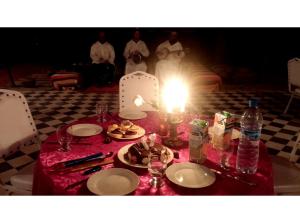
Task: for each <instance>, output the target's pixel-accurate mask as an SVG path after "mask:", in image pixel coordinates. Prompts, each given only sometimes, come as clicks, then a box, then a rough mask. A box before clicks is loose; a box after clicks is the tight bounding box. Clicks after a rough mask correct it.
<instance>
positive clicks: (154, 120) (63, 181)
mask: <svg viewBox="0 0 300 223" xmlns="http://www.w3.org/2000/svg"><path fill="white" fill-rule="evenodd" d="M189 120H190V119H189V118H186V120H185V121H184V123H182V124H181V125H180V126H179V127H178V132H184V133H183V134H181V135H180V137H181V138H182V139H183V140H184V141H186V143H185V145H184V146H183V147H182V148H181V149H179V150H178V151H179V159H174V161H173V162H175V163H177V162H186V161H188V160H189V151H188V143H187V140H188V124H187V123H188V121H189ZM133 122H134V123H135V124H137V125H140V126H142V127H143V128H144V129H145V130H146V133H148V132H157V131H158V126H159V119H158V114H157V113H155V112H148V116H147V118H145V119H142V120H137V121H133ZM75 123H94V124H97V122H96V118H95V117H91V118H85V119H81V120H79V121H77V122H75ZM113 123H116V121H115V120H113V119H111V120H110V121H108V122H107V123H104V124H103V125H102V127H103V128H104V129H105V130H106V129H107V126H108V125H110V124H113ZM104 138H105V135H104V132H103V133H101V134H100V135H96V136H91V137H87V138H82V139H80V142H84V143H91V145H85V144H72V150H71V151H70V152H59V151H57V148H58V147H59V144H53V143H47V142H55V141H56V135H55V134H52V135H51V136H49V137H48V138H47V140H46V141H45V142H44V143H43V144H42V146H41V151H40V155H39V158H38V160H37V165H36V168H35V171H34V182H33V191H32V193H33V194H34V195H89V194H91V193H90V192H89V191H88V189H87V187H86V184H82V185H78V186H77V187H74V188H72V189H69V190H65V188H66V187H67V186H68V185H70V184H72V183H75V182H77V181H80V180H82V179H84V178H86V176H82V175H81V174H82V172H83V171H81V172H77V173H70V174H64V175H59V174H56V175H53V174H52V175H51V174H49V169H50V167H51V166H52V165H53V164H55V163H58V162H62V161H67V160H72V159H77V158H81V157H85V156H87V155H91V154H94V153H97V152H103V153H106V152H109V151H113V152H114V155H115V156H116V154H117V152H118V150H119V149H120V148H121V147H123V146H125V145H127V144H130V143H133V142H135V141H137V140H129V141H116V140H113V141H112V142H111V143H109V144H104V142H103V141H104ZM237 143H238V142H237V141H234V142H233V144H234V148H235V152H234V154H233V156H232V157H231V159H230V164H231V165H232V167H234V166H235V159H236V149H237ZM217 160H218V156H217V154H216V152H215V150H213V149H209V150H208V159H207V160H206V162H205V163H204V165H206V166H208V167H210V168H215V169H218V165H217V164H216V163H217ZM111 167H122V168H127V169H130V170H132V171H134V172H135V173H136V174H138V175H139V176H140V184H139V187H138V188H137V189H136V191H135V192H133V193H132V195H273V194H274V190H273V174H272V163H271V160H270V158H269V156H268V154H267V149H266V147H265V145H264V144H263V143H260V159H259V165H258V171H257V173H256V174H255V175H254V176H251V177H248V179H249V180H251V181H254V182H256V183H257V186H254V187H252V186H248V185H246V184H243V183H240V182H237V181H235V180H232V179H230V178H226V177H222V176H219V175H217V176H216V181H215V183H214V184H212V185H211V186H209V187H206V188H201V189H187V188H182V187H179V186H177V185H175V184H173V183H172V182H170V181H169V180H168V179H167V178H165V185H164V186H163V187H161V188H160V189H153V188H151V187H150V185H149V183H148V182H149V179H150V178H151V177H150V175H149V174H148V171H147V169H137V168H133V167H129V166H126V165H125V164H122V163H121V162H120V161H119V160H118V158H117V157H115V162H114V163H113V164H109V165H106V166H104V169H106V168H111Z"/></svg>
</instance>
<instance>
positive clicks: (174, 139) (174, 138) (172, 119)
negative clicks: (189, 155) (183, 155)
mask: <svg viewBox="0 0 300 223" xmlns="http://www.w3.org/2000/svg"><path fill="white" fill-rule="evenodd" d="M167 122H168V124H169V126H170V127H169V128H170V135H169V137H168V138H166V139H165V140H163V143H164V144H165V145H166V146H168V147H170V148H175V149H176V148H178V147H180V146H182V145H183V141H182V140H181V139H179V138H178V134H177V127H178V125H179V124H181V123H182V122H183V117H182V113H169V114H168V118H167Z"/></svg>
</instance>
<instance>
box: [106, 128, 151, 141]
mask: <svg viewBox="0 0 300 223" xmlns="http://www.w3.org/2000/svg"><path fill="white" fill-rule="evenodd" d="M135 126H137V127H138V128H139V129H140V130H141V131H143V133H142V134H140V135H137V136H135V137H132V138H118V137H115V136H113V135H112V134H111V133H110V132H108V131H107V132H106V133H107V135H109V136H110V137H112V138H114V139H118V140H133V139H138V138H140V137H142V136H144V135H145V134H146V130H145V129H144V128H143V127H141V126H139V125H135Z"/></svg>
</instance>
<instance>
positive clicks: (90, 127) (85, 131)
mask: <svg viewBox="0 0 300 223" xmlns="http://www.w3.org/2000/svg"><path fill="white" fill-rule="evenodd" d="M102 130H103V128H102V127H101V126H99V125H95V124H76V125H71V126H70V127H69V128H67V132H68V133H69V134H70V135H73V136H78V137H87V136H94V135H98V134H100V133H101V132H102Z"/></svg>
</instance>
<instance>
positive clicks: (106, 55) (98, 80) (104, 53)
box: [90, 32, 115, 86]
mask: <svg viewBox="0 0 300 223" xmlns="http://www.w3.org/2000/svg"><path fill="white" fill-rule="evenodd" d="M90 57H91V59H92V67H91V75H92V77H91V80H92V81H93V82H95V84H96V85H97V86H100V85H105V84H109V83H112V82H113V79H114V73H115V66H114V60H115V51H114V48H113V46H112V45H111V44H110V43H108V42H107V41H106V37H105V32H99V36H98V41H97V42H95V43H94V44H93V45H92V47H91V51H90Z"/></svg>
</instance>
